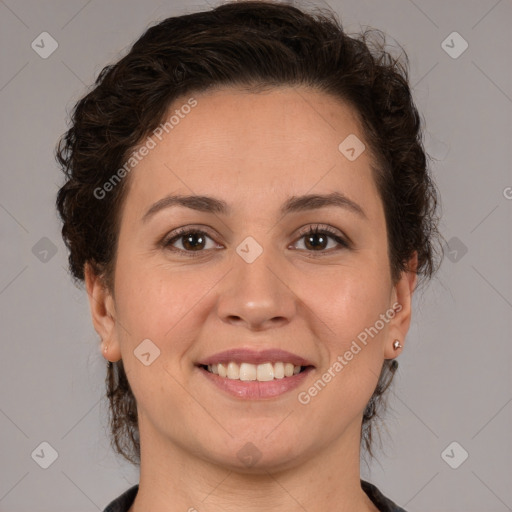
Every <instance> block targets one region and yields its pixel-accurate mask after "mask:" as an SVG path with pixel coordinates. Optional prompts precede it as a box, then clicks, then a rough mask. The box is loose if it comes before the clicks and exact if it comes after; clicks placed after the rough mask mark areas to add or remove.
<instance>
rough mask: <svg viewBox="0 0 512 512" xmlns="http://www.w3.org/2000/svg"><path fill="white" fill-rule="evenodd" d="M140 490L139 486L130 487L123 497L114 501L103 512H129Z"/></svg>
mask: <svg viewBox="0 0 512 512" xmlns="http://www.w3.org/2000/svg"><path fill="white" fill-rule="evenodd" d="M138 490H139V484H137V485H134V486H133V487H130V488H129V489H128V490H127V491H125V492H124V493H123V494H121V496H119V497H118V498H116V499H115V500H114V501H112V502H110V503H109V504H108V505H107V508H106V509H105V510H104V511H103V512H127V510H128V509H129V508H130V507H131V506H132V504H133V502H134V501H135V496H136V495H137V491H138Z"/></svg>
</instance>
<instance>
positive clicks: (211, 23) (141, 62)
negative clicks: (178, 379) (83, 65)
mask: <svg viewBox="0 0 512 512" xmlns="http://www.w3.org/2000/svg"><path fill="white" fill-rule="evenodd" d="M373 35H375V36H377V37H376V39H375V40H373V39H372V37H371V36H373ZM402 54H403V59H402V60H401V59H400V57H398V58H394V57H393V56H392V55H391V54H390V53H388V51H387V50H386V43H385V35H384V34H383V33H382V32H380V31H378V30H376V29H367V30H365V31H364V32H362V33H361V34H359V35H357V36H355V37H352V36H349V35H347V34H346V33H345V32H344V31H343V29H342V26H341V23H340V21H339V20H338V18H337V16H336V14H335V13H333V12H332V11H329V10H325V9H324V10H320V9H317V10H316V12H309V13H308V12H305V10H301V9H298V8H296V7H293V6H291V5H284V4H278V3H274V2H271V1H244V2H236V3H234V2H232V3H227V4H224V5H221V6H219V7H217V8H215V9H213V10H209V11H205V12H198V13H194V14H187V15H183V16H177V17H170V18H167V19H165V20H163V21H161V22H160V23H158V24H156V25H155V26H153V27H151V28H149V29H148V30H146V32H145V33H144V34H143V35H142V36H141V37H140V38H139V39H138V40H137V41H136V42H135V44H134V45H133V46H132V48H131V49H130V51H129V52H128V53H127V54H126V55H125V56H124V57H123V58H121V59H120V60H119V61H118V62H117V63H115V64H112V65H108V66H106V67H105V68H103V70H102V71H101V72H100V74H99V76H98V77H97V79H96V81H95V86H94V88H93V89H92V90H91V91H90V92H88V93H87V94H86V95H85V96H84V97H83V98H82V99H80V101H78V103H77V104H76V105H75V107H74V109H73V112H72V114H71V127H70V128H69V130H68V131H67V132H66V133H65V134H64V135H63V136H62V137H61V139H60V140H59V143H58V145H57V148H56V158H57V161H58V162H59V164H60V166H61V168H62V170H63V172H64V174H65V183H64V185H63V186H62V187H61V188H60V189H59V191H58V194H57V200H56V205H57V209H58V211H59V214H60V216H61V219H62V221H63V226H62V236H63V239H64V241H65V244H66V246H67V248H68V249H69V268H70V272H71V274H72V276H73V278H74V280H75V282H83V280H84V266H85V264H86V263H88V264H90V265H91V267H92V269H93V270H94V272H95V273H96V274H97V275H98V276H101V277H102V278H103V279H104V282H105V285H106V286H108V287H109V289H110V290H111V291H112V292H113V290H114V287H113V283H114V280H113V276H114V266H115V255H116V244H117V236H118V232H119V226H120V215H121V213H120V212H121V208H122V204H123V200H124V198H125V196H126V190H127V188H126V187H127V182H128V178H125V179H123V180H122V181H121V182H120V183H119V184H118V185H117V186H116V187H115V188H114V189H113V190H112V191H111V192H110V193H109V199H108V200H101V199H98V198H97V197H96V196H95V194H94V191H95V190H96V189H97V188H98V187H101V186H102V184H104V183H105V182H106V181H107V180H108V179H109V178H110V177H111V176H112V175H113V174H114V173H115V171H116V170H117V169H119V168H120V167H121V166H122V165H123V163H124V162H125V159H126V157H127V155H128V154H129V153H130V151H131V150H133V148H134V147H136V146H137V144H139V143H140V142H141V141H142V140H143V139H144V137H146V136H147V135H148V134H149V133H150V132H152V131H153V130H154V129H155V128H156V127H157V126H158V125H159V124H160V123H161V122H162V121H163V120H164V119H165V116H166V114H167V110H168V108H169V105H170V104H171V102H173V100H175V99H176V98H178V97H180V96H182V95H185V94H187V93H190V92H202V91H206V90H208V89H210V88H212V87H242V88H243V87H245V88H249V89H251V90H254V91H257V90H259V89H261V88H265V87H270V88H271V87H278V86H283V85H284V86H286V85H291V86H295V85H297V86H300V85H303V86H308V87H312V88H314V89H315V90H318V91H323V92H325V93H327V94H329V95H332V96H333V97H335V98H338V99H340V100H342V101H344V102H347V103H348V104H349V105H351V106H352V107H353V108H354V110H355V112H356V113H357V114H358V116H359V119H360V122H361V125H362V128H363V133H364V135H365V142H366V144H367V148H369V150H370V152H371V155H372V156H373V160H374V161H375V166H374V167H373V174H374V179H375V182H376V185H377V188H378V190H379V193H380V196H381V198H382V201H383V204H384V209H385V218H386V225H387V231H388V255H389V261H390V272H391V276H392V279H393V282H394V283H396V281H397V280H398V279H399V277H400V275H401V273H402V272H403V271H406V270H409V269H408V266H407V263H408V262H409V260H410V258H411V257H412V256H413V255H414V253H417V256H418V267H417V269H416V273H417V275H418V276H419V278H420V280H419V282H420V281H422V280H423V279H428V278H431V277H432V275H433V274H434V272H435V271H436V270H437V266H436V258H435V256H436V254H437V251H436V249H437V248H440V249H441V252H442V247H441V244H439V245H438V247H436V243H437V242H439V240H440V238H442V236H441V235H440V233H439V231H438V229H437V224H438V216H437V215H436V207H437V201H438V200H437V197H438V193H437V190H436V186H435V184H434V183H433V181H432V180H431V177H430V175H429V171H428V168H427V156H426V153H425V150H424V148H423V144H422V133H421V121H420V117H419V115H418V111H417V109H416V107H415V105H414V103H413V99H412V95H411V91H410V88H409V85H408V58H407V55H406V54H405V52H404V51H403V49H402ZM396 367H397V363H396V361H395V360H385V361H384V364H383V367H382V372H381V375H380V378H379V382H378V384H377V386H376V389H375V392H374V394H373V396H372V397H371V399H370V401H369V403H368V405H367V407H366V410H365V412H364V415H363V421H362V427H361V429H362V435H361V441H362V443H363V442H364V445H365V447H366V449H367V451H368V452H369V454H370V456H373V454H372V450H371V444H372V423H373V419H374V418H375V417H376V416H379V410H380V408H381V407H383V406H384V405H385V402H384V400H383V398H384V392H385V391H386V389H387V388H388V386H389V384H390V383H391V380H392V378H393V375H394V373H395V370H396ZM106 386H107V397H108V399H109V405H110V431H111V442H112V446H113V448H114V449H115V450H116V451H117V452H118V453H119V454H120V455H122V456H123V457H125V458H126V459H127V460H128V461H130V462H132V463H133V464H136V465H138V464H140V442H139V431H138V420H137V404H136V401H135V397H134V395H133V393H132V390H131V388H130V384H129V382H128V379H127V377H126V374H125V371H124V367H123V363H122V361H119V362H117V363H113V364H112V363H109V365H108V371H107V378H106Z"/></svg>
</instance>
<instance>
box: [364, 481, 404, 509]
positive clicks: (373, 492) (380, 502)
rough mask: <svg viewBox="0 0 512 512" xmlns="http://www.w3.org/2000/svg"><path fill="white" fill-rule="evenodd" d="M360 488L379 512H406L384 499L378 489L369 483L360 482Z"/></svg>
mask: <svg viewBox="0 0 512 512" xmlns="http://www.w3.org/2000/svg"><path fill="white" fill-rule="evenodd" d="M361 487H362V488H363V491H364V492H365V493H366V495H367V496H368V497H369V498H370V499H371V500H372V502H373V504H374V505H375V506H376V507H377V508H378V509H379V511H380V512H406V511H405V510H404V509H403V508H401V507H399V506H398V505H397V504H396V503H394V502H393V501H391V500H390V499H389V498H386V497H385V496H384V495H383V494H382V493H381V492H380V491H379V489H378V488H377V487H376V486H375V485H373V484H371V483H370V482H366V481H365V480H361Z"/></svg>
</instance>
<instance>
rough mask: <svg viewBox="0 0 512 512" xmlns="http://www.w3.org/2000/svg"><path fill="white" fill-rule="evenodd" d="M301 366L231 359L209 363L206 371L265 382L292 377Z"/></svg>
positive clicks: (223, 375) (238, 378) (221, 375)
mask: <svg viewBox="0 0 512 512" xmlns="http://www.w3.org/2000/svg"><path fill="white" fill-rule="evenodd" d="M300 370H301V366H294V365H293V363H282V362H278V363H274V364H272V363H263V364H258V365H256V364H251V363H241V364H240V365H239V364H238V363H235V362H233V361H231V362H230V363H228V364H222V363H219V364H209V365H208V371H209V372H210V373H214V374H215V375H218V376H219V377H227V378H228V379H232V380H244V381H250V380H257V381H259V382H267V381H270V380H274V379H282V378H284V377H292V376H293V375H297V374H298V373H300Z"/></svg>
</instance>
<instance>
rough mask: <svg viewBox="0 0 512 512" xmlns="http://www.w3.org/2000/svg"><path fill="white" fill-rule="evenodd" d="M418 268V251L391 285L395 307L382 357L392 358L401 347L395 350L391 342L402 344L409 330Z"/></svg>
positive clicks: (398, 352)
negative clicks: (397, 341)
mask: <svg viewBox="0 0 512 512" xmlns="http://www.w3.org/2000/svg"><path fill="white" fill-rule="evenodd" d="M417 268H418V253H417V251H415V252H414V255H413V256H412V257H411V259H410V260H409V264H408V270H407V271H404V272H402V275H401V277H400V280H399V281H398V283H396V285H395V286H394V287H393V291H392V294H391V298H392V301H391V307H393V306H394V307H395V308H394V309H395V315H394V317H393V318H392V319H391V320H390V322H389V338H388V340H387V341H386V345H385V347H384V358H385V359H394V358H395V357H396V356H397V355H398V354H400V352H401V350H402V349H398V350H395V349H394V348H393V342H394V341H395V340H399V341H400V344H401V345H402V347H403V346H404V342H405V337H406V335H407V332H408V331H409V326H410V324H411V317H412V296H413V292H414V289H415V288H416V283H417V275H416V270H417Z"/></svg>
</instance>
